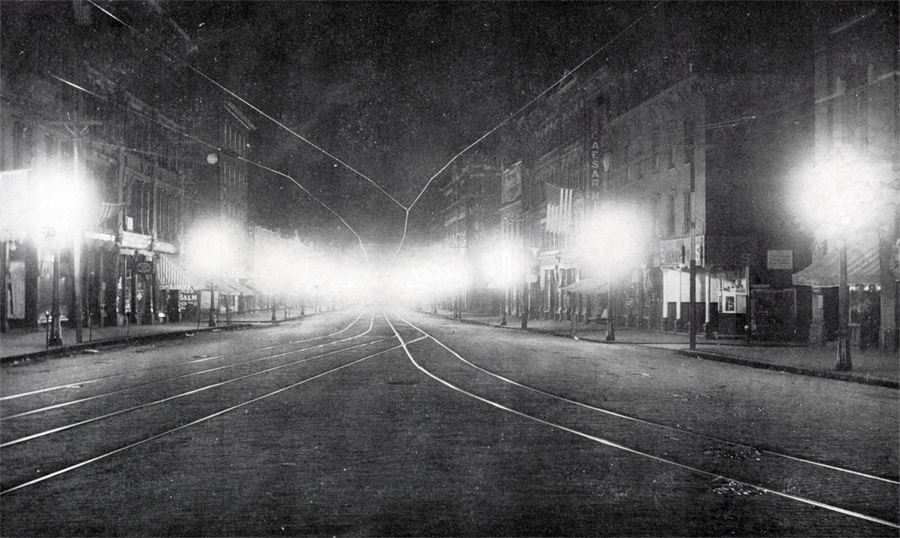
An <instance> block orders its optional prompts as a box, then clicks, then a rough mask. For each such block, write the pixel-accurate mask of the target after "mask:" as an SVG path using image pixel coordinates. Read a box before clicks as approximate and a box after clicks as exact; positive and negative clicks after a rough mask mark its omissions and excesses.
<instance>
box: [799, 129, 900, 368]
mask: <svg viewBox="0 0 900 538" xmlns="http://www.w3.org/2000/svg"><path fill="white" fill-rule="evenodd" d="M793 171H794V173H797V174H799V175H798V177H797V178H796V184H795V187H796V188H797V200H798V207H797V209H798V210H799V211H800V212H801V214H802V215H803V216H805V217H806V220H807V221H808V222H811V223H814V224H815V225H817V228H816V230H815V239H816V240H817V241H822V240H824V241H826V244H828V243H830V242H831V241H832V240H836V242H837V244H838V264H839V267H838V334H837V337H838V345H837V363H836V364H835V369H836V370H841V371H847V370H851V369H852V368H853V363H852V359H851V353H850V333H849V321H850V320H849V317H850V288H849V284H850V279H849V274H848V269H847V268H848V260H847V257H848V256H847V254H848V252H847V250H848V249H847V244H848V242H850V241H854V242H855V243H857V244H866V242H865V238H866V237H867V235H868V236H871V235H872V234H873V233H875V232H877V235H878V244H879V245H881V244H882V241H883V240H884V235H883V233H890V230H891V229H892V228H893V226H894V225H895V224H894V223H895V221H894V220H892V219H895V218H896V217H894V215H895V214H896V200H897V188H898V181H897V179H896V172H895V165H894V164H892V163H891V162H890V160H886V159H885V158H884V157H883V156H879V155H877V154H875V153H873V152H871V151H869V150H868V149H859V148H856V147H854V146H853V145H851V144H847V143H843V144H837V143H835V145H834V146H833V147H831V148H829V153H828V155H827V156H825V155H819V156H818V158H817V159H815V161H813V162H812V163H811V166H810V165H807V166H800V167H795V168H794V169H793ZM870 238H871V237H870Z"/></svg>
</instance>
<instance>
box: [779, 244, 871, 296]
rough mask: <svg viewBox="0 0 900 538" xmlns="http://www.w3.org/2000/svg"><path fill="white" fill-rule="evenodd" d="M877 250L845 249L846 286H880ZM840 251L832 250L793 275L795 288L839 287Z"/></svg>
mask: <svg viewBox="0 0 900 538" xmlns="http://www.w3.org/2000/svg"><path fill="white" fill-rule="evenodd" d="M880 269H881V268H880V265H879V262H878V248H877V247H873V248H865V249H859V248H853V247H851V248H848V249H847V284H848V285H850V286H862V285H867V284H880V283H881V278H880V277H881V275H880ZM840 276H841V273H840V250H838V249H834V250H832V251H830V252H829V253H828V254H826V255H825V256H823V257H822V259H820V260H818V261H816V262H814V263H813V264H812V265H810V266H809V267H807V268H806V269H803V270H802V271H798V272H797V273H794V275H793V281H794V285H795V286H816V287H821V288H833V287H837V286H839V285H840Z"/></svg>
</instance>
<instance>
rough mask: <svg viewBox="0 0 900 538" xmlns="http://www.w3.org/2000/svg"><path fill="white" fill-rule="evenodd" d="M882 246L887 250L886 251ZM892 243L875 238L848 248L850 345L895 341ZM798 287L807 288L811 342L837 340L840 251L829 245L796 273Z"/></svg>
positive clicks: (890, 345)
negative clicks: (891, 270) (810, 312)
mask: <svg viewBox="0 0 900 538" xmlns="http://www.w3.org/2000/svg"><path fill="white" fill-rule="evenodd" d="M882 251H884V252H882ZM889 259H890V252H889V248H887V247H886V248H881V247H880V246H879V244H878V242H877V240H874V239H872V240H869V241H860V242H858V243H856V244H854V245H851V246H848V248H847V285H848V288H849V291H850V296H849V304H848V305H847V308H848V309H849V312H848V314H849V330H850V339H851V344H852V345H854V346H857V347H858V348H860V349H867V348H878V347H881V348H885V349H892V348H894V347H895V346H896V336H895V335H896V329H895V328H894V323H895V321H894V319H893V318H894V316H895V315H896V314H895V313H894V308H896V305H895V302H894V301H895V299H894V297H893V294H892V293H891V290H895V289H896V286H897V284H896V281H893V280H892V279H891V278H890V274H889V269H888V268H887V265H888V264H887V263H882V262H887V261H889ZM793 282H794V284H795V285H797V286H803V287H806V286H808V287H809V290H810V294H809V300H810V301H811V303H812V316H811V320H810V328H809V341H810V343H813V344H820V345H821V344H824V343H825V342H828V341H833V340H836V339H837V336H838V334H837V333H838V319H839V314H840V311H839V302H838V286H839V285H840V251H839V250H838V249H832V250H829V251H828V252H827V253H825V254H824V255H822V256H821V257H819V258H818V259H817V260H816V261H814V262H813V263H812V265H810V266H809V267H807V268H805V269H803V270H802V271H799V272H797V273H795V274H794V275H793Z"/></svg>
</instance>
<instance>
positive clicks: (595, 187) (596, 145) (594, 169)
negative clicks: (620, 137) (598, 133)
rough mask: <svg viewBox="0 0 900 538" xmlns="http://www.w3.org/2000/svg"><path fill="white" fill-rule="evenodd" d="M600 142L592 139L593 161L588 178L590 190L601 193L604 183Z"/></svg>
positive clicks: (591, 161)
mask: <svg viewBox="0 0 900 538" xmlns="http://www.w3.org/2000/svg"><path fill="white" fill-rule="evenodd" d="M600 165H601V158H600V142H598V141H597V139H595V138H594V139H591V160H590V165H589V169H588V177H589V178H590V185H591V187H590V190H592V191H599V190H600V185H601V183H602V181H601V178H602V176H601V175H600Z"/></svg>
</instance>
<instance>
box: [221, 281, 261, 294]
mask: <svg viewBox="0 0 900 538" xmlns="http://www.w3.org/2000/svg"><path fill="white" fill-rule="evenodd" d="M222 291H223V292H224V293H228V294H229V295H231V294H233V293H234V292H237V295H245V296H251V295H256V292H255V291H253V290H252V289H250V288H248V287H247V286H245V285H243V284H241V283H240V282H238V281H237V280H232V279H225V280H224V281H222Z"/></svg>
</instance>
